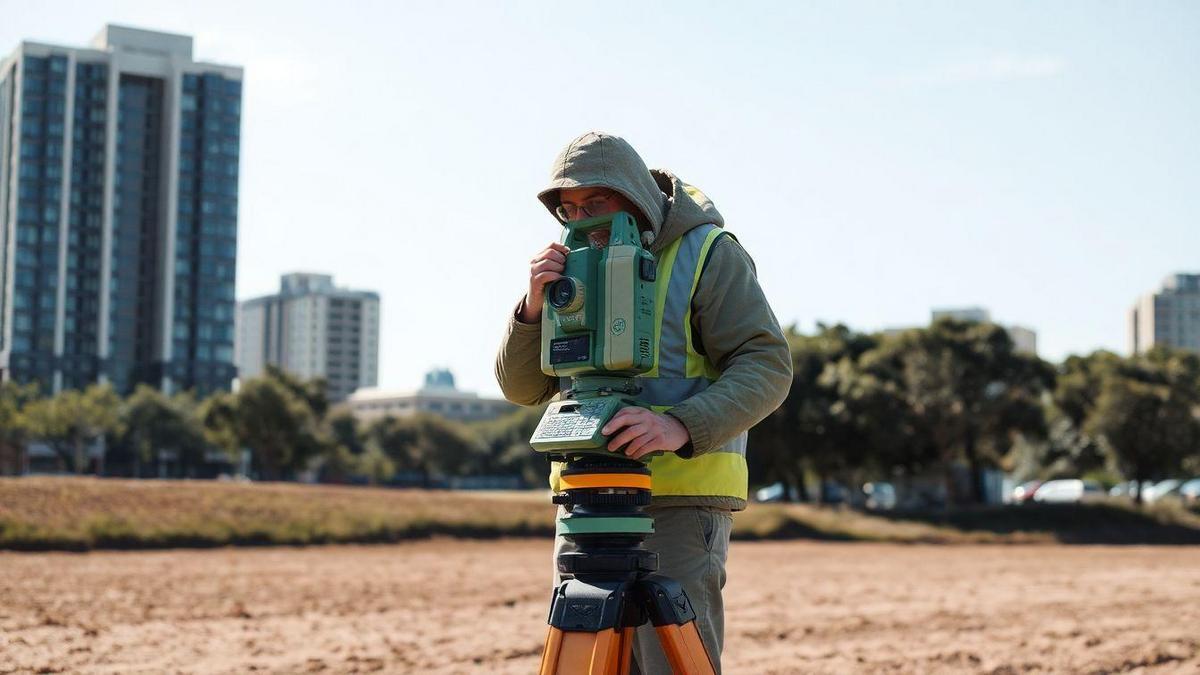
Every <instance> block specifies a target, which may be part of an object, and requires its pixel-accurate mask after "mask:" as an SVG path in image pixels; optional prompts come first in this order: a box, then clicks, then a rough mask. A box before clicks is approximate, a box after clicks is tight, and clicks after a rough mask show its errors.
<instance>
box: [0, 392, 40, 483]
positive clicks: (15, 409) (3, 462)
mask: <svg viewBox="0 0 1200 675" xmlns="http://www.w3.org/2000/svg"><path fill="white" fill-rule="evenodd" d="M36 397H37V385H33V384H27V385H21V384H17V383H15V382H2V383H0V476H2V475H10V474H11V475H16V474H20V473H23V472H24V471H25V444H26V443H27V442H28V441H29V423H28V419H27V416H26V415H25V412H24V410H23V408H24V407H25V406H26V405H27V404H28V403H29V402H30V401H32V400H34V399H35V398H36Z"/></svg>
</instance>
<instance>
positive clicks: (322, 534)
mask: <svg viewBox="0 0 1200 675" xmlns="http://www.w3.org/2000/svg"><path fill="white" fill-rule="evenodd" d="M554 513H555V511H554V507H553V506H551V505H550V503H549V496H548V493H547V492H541V491H535V492H449V491H440V490H390V489H379V488H366V487H343V486H329V485H299V484H293V483H253V484H243V483H220V482H212V481H159V480H115V479H96V478H73V477H70V478H68V477H32V478H5V479H0V549H8V550H21V551H88V550H93V549H156V548H178V547H191V548H206V547H214V546H277V545H286V546H308V545H318V544H337V543H391V542H398V541H405V540H411V539H420V538H426V537H432V536H451V537H462V538H496V537H513V536H517V537H521V536H529V537H545V538H549V537H551V536H553V534H554ZM733 537H734V538H735V539H739V540H753V539H815V540H823V541H875V542H901V543H936V544H1003V543H1054V542H1063V543H1106V544H1143V543H1149V544H1200V516H1197V515H1196V514H1194V513H1189V512H1187V511H1185V510H1183V509H1180V508H1170V507H1156V508H1149V509H1137V508H1136V507H1133V506H1132V505H1122V504H1114V503H1105V504H1095V505H1084V506H1065V505H1031V506H1023V507H980V508H974V509H964V510H958V511H948V512H942V511H937V512H907V513H890V514H887V515H877V514H867V513H861V512H857V511H853V510H849V509H837V508H821V507H816V506H810V505H803V504H751V505H750V508H749V509H747V510H746V511H744V512H742V513H739V514H737V516H736V517H735V519H734V531H733Z"/></svg>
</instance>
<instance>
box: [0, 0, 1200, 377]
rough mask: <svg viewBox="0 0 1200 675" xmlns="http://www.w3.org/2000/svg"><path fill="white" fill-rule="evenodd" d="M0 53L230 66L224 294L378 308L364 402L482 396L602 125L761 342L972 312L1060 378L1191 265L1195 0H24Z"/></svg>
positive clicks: (5, 12) (1198, 222)
mask: <svg viewBox="0 0 1200 675" xmlns="http://www.w3.org/2000/svg"><path fill="white" fill-rule="evenodd" d="M0 16H3V17H4V20H3V22H0V50H3V51H4V52H5V53H7V52H8V51H10V50H11V49H12V48H14V47H15V46H16V44H17V43H18V42H19V41H20V40H21V39H31V40H42V41H50V42H57V43H63V44H69V45H79V44H83V43H85V42H87V41H88V40H89V39H90V38H91V36H92V35H93V34H94V33H95V32H96V31H97V30H98V29H99V28H100V27H101V26H102V25H103V24H104V23H109V22H111V23H121V24H127V25H133V26H138V27H143V28H150V29H159V30H167V31H172V32H181V33H186V34H189V35H192V36H194V37H195V43H196V55H197V57H198V58H200V59H202V60H211V61H217V62H222V63H231V64H237V65H242V66H244V67H245V69H246V86H245V101H244V111H245V113H244V120H243V147H242V150H243V152H242V179H241V209H240V219H239V227H240V235H239V236H240V242H239V263H238V283H237V287H238V297H239V298H247V297H252V296H254V295H259V294H263V293H267V292H271V291H273V290H274V289H275V288H276V286H277V284H278V277H279V275H280V274H281V273H284V272H289V271H295V270H312V271H324V272H329V273H332V274H334V275H335V276H336V281H337V282H338V283H339V284H342V285H348V286H351V287H356V288H368V289H375V290H378V291H379V292H380V293H381V295H382V298H383V316H384V319H383V327H382V349H381V360H382V363H381V369H380V383H381V385H383V386H386V387H398V388H407V387H414V386H416V385H417V384H419V382H420V379H421V375H422V373H423V372H424V371H425V370H426V369H427V368H428V367H430V366H432V365H445V366H449V367H450V368H452V369H453V370H454V372H455V374H456V376H457V378H458V380H459V383H460V386H462V387H464V388H467V389H474V390H478V391H481V392H484V393H495V392H496V391H497V387H496V385H495V382H494V379H493V377H492V357H493V354H494V351H495V347H496V345H497V343H498V340H499V337H500V333H501V330H502V327H503V323H504V320H505V317H506V315H507V314H508V312H509V311H510V310H511V308H512V306H513V305H514V304H515V302H516V300H517V299H518V297H519V296H520V295H521V293H522V292H523V288H524V285H525V280H526V275H527V264H526V263H527V260H528V258H529V257H530V255H531V254H532V253H533V252H534V251H535V250H537V249H539V248H540V247H541V246H542V245H544V243H545V242H546V241H548V240H550V239H552V238H556V237H557V234H558V232H557V229H558V228H557V226H556V224H555V222H554V221H553V220H552V219H551V217H550V216H549V214H547V213H546V212H545V210H544V209H542V207H541V206H540V204H539V203H538V202H537V201H536V199H535V198H534V194H535V193H536V192H537V191H538V190H539V189H540V188H541V187H542V184H543V181H544V180H545V176H546V174H547V172H548V169H549V165H550V162H551V160H552V159H553V157H554V155H555V153H556V152H557V151H558V149H559V148H560V147H561V146H562V145H564V144H565V143H566V142H567V141H569V140H570V139H571V138H572V137H574V136H576V135H577V134H579V133H581V132H583V131H586V130H589V129H601V130H605V131H609V132H611V133H616V134H620V135H622V136H625V137H626V138H627V139H629V140H630V141H631V142H632V143H633V144H634V146H635V147H636V148H638V149H639V151H640V152H641V153H642V155H643V157H645V159H646V160H647V162H648V163H649V164H650V165H651V166H661V167H667V168H670V169H672V170H674V171H675V172H676V173H678V174H679V175H681V176H682V177H683V178H684V179H685V180H688V181H689V182H692V183H694V184H696V185H698V186H700V187H701V188H702V189H703V190H705V192H707V193H708V194H709V196H711V197H712V198H713V199H714V201H715V202H716V203H717V205H718V207H719V208H720V209H721V211H722V212H723V213H724V214H725V217H726V221H727V227H728V228H729V229H730V230H731V231H733V232H734V233H735V234H737V235H738V237H739V238H740V239H741V241H742V243H743V244H744V245H745V246H746V247H747V249H748V250H749V251H750V253H751V254H752V255H753V257H754V258H755V260H756V262H757V263H758V269H759V274H760V279H761V281H762V284H763V286H764V288H765V289H766V291H767V293H768V297H769V298H770V300H771V302H772V305H773V307H774V308H775V312H776V314H777V315H778V317H779V319H780V321H781V322H783V323H785V324H787V323H792V322H796V323H798V324H799V325H800V327H801V328H803V329H806V330H808V329H811V328H812V327H813V325H814V324H815V322H816V321H818V320H820V321H826V322H835V321H843V322H846V323H848V324H850V325H852V326H854V327H856V328H860V329H878V328H883V327H888V326H897V325H913V324H921V323H924V322H925V321H927V319H928V316H929V310H930V308H931V307H934V306H946V305H951V306H956V305H980V306H984V307H987V308H989V309H990V310H991V311H992V315H993V317H995V318H996V319H997V320H999V321H1001V322H1005V323H1017V324H1022V325H1026V326H1029V327H1032V328H1034V329H1036V330H1037V331H1038V336H1039V341H1040V348H1041V353H1042V355H1043V356H1045V357H1047V358H1051V359H1055V360H1057V359H1060V358H1062V357H1063V356H1064V355H1066V354H1069V353H1080V352H1087V351H1091V350H1092V349H1096V348H1099V347H1105V348H1110V349H1116V350H1121V351H1123V350H1125V349H1126V344H1125V311H1126V309H1127V308H1128V307H1129V306H1130V305H1131V304H1132V302H1133V300H1134V299H1135V298H1136V297H1137V296H1138V295H1139V294H1141V293H1144V292H1147V291H1150V290H1152V289H1153V288H1154V287H1156V286H1157V284H1158V282H1159V281H1160V280H1161V278H1162V277H1164V276H1165V275H1167V274H1169V273H1172V272H1176V271H1200V123H1198V121H1200V38H1198V36H1200V3H1196V2H1055V3H1043V2H994V3H973V2H944V3H939V2H888V3H879V2H873V3H844V2H825V3H812V2H805V3H791V2H778V3H741V4H739V5H737V6H736V7H735V6H734V5H733V4H732V3H720V4H718V3H711V4H710V3H697V2H686V3H685V2H669V3H645V2H581V3H572V4H569V5H568V4H565V3H563V4H560V3H554V4H552V3H549V2H544V3H533V2H512V3H490V2H478V3H456V2H446V3H435V2H421V3H391V2H347V3H329V2H324V3H316V2H286V3H285V2H279V3H271V2H222V1H209V2H204V3H172V2H162V1H154V2H103V1H96V0H92V1H89V2H36V3H32V2H28V1H27V0H0Z"/></svg>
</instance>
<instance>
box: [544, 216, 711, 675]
mask: <svg viewBox="0 0 1200 675" xmlns="http://www.w3.org/2000/svg"><path fill="white" fill-rule="evenodd" d="M565 228H566V229H565V231H564V233H563V239H562V243H563V244H565V245H566V246H567V248H569V249H570V253H569V254H568V255H567V261H566V265H565V269H564V271H563V276H562V278H560V279H558V280H557V281H554V282H552V283H551V284H549V286H548V287H547V289H546V300H545V305H544V306H543V308H542V364H541V365H542V372H544V373H546V374H547V375H551V376H556V377H560V378H562V377H570V378H571V384H570V388H569V389H565V390H564V391H563V392H562V395H561V397H560V400H559V401H556V402H554V403H551V404H550V407H549V408H547V410H546V413H545V415H544V416H543V417H542V419H541V422H539V423H538V426H537V429H536V430H535V431H534V432H533V437H532V438H531V439H530V441H529V443H530V445H531V446H533V449H534V450H536V451H539V452H545V453H547V454H548V455H549V456H550V459H552V460H556V461H561V462H564V463H565V466H564V467H563V469H562V472H561V474H560V479H559V488H558V489H559V491H558V492H557V493H556V494H555V495H554V498H553V500H552V501H553V502H554V503H555V504H558V505H560V506H561V507H562V510H563V511H565V515H563V516H561V517H560V518H559V519H558V522H557V524H556V532H557V534H559V535H562V536H563V537H565V538H566V539H567V540H568V541H569V542H571V543H573V544H575V547H576V549H577V550H575V551H563V552H562V553H559V555H558V557H557V559H556V565H557V568H558V571H559V573H560V574H562V575H563V577H564V579H563V581H562V582H561V583H560V584H559V585H558V588H556V589H555V591H554V596H553V598H552V600H551V605H550V618H549V624H550V628H549V632H548V635H547V636H546V647H545V651H544V652H543V654H542V665H541V670H540V671H539V672H540V673H541V675H579V674H582V673H587V674H588V675H622V674H624V673H628V672H630V663H631V660H632V655H633V635H634V631H635V629H637V627H638V626H641V625H642V624H644V623H645V622H646V621H647V620H649V621H650V622H651V623H652V624H653V625H654V629H655V633H656V634H657V636H658V639H659V642H660V643H661V644H662V648H663V651H664V652H665V653H666V655H667V660H668V661H669V662H670V664H671V669H672V670H673V671H674V672H675V673H685V674H687V675H693V674H696V675H702V674H711V673H715V672H716V670H715V668H714V667H713V664H712V661H711V660H710V658H709V656H708V652H707V651H706V650H705V648H704V643H703V642H702V641H701V639H700V633H699V631H698V630H697V629H696V613H695V612H694V611H693V609H692V605H691V602H690V601H689V600H688V597H687V594H686V593H684V590H683V587H682V586H681V585H680V584H679V583H678V582H676V581H674V580H672V579H670V578H669V577H666V576H664V575H661V574H655V571H656V570H657V569H658V554H656V553H654V552H653V551H648V550H646V549H645V548H644V547H643V546H642V543H643V542H644V541H645V540H646V537H647V536H648V535H650V534H651V533H653V532H654V519H653V518H652V517H651V516H650V515H649V514H647V513H646V512H645V507H647V506H649V505H650V486H651V483H650V469H649V468H648V467H647V466H646V464H645V463H644V462H642V461H641V460H635V459H628V458H626V457H625V456H624V455H622V454H620V453H617V452H610V451H609V450H607V448H606V446H607V443H608V439H607V438H606V437H605V436H604V435H603V434H602V433H601V432H600V430H601V429H602V428H603V427H604V425H605V424H606V423H607V422H608V421H609V420H610V419H612V417H613V415H615V414H616V413H617V411H618V410H620V409H622V408H626V407H629V406H638V405H642V404H640V403H639V402H638V399H637V396H638V394H639V393H641V387H640V386H639V384H638V379H637V376H638V375H639V374H640V373H645V372H646V371H648V370H650V369H651V368H653V366H654V353H655V349H654V330H655V328H654V323H655V317H654V306H655V278H656V276H657V264H656V262H655V260H654V256H652V255H651V254H650V253H649V252H648V251H647V250H646V249H645V248H643V246H642V244H641V240H640V238H639V234H638V229H637V223H636V222H635V221H634V219H633V218H632V217H631V216H629V214H626V213H616V214H611V215H607V216H600V217H596V218H589V219H587V220H579V221H573V222H568V223H566V224H565ZM606 231H607V242H606V243H603V242H604V241H605V238H604V234H605V232H606ZM598 242H599V243H598Z"/></svg>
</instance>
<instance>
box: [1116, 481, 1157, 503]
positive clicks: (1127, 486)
mask: <svg viewBox="0 0 1200 675" xmlns="http://www.w3.org/2000/svg"><path fill="white" fill-rule="evenodd" d="M1151 485H1154V481H1152V480H1144V481H1142V496H1143V497H1144V496H1145V495H1146V490H1147V489H1148V488H1149V487H1150V486H1151ZM1136 489H1137V481H1136V480H1127V481H1125V482H1124V483H1117V484H1116V485H1114V486H1112V488H1110V489H1109V491H1108V496H1109V497H1129V498H1130V499H1133V493H1134V491H1135V490H1136Z"/></svg>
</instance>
